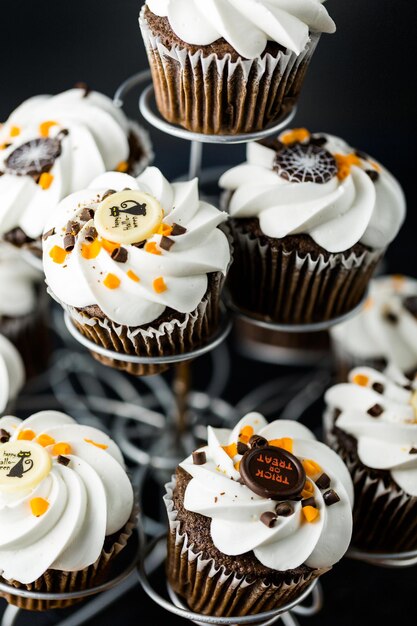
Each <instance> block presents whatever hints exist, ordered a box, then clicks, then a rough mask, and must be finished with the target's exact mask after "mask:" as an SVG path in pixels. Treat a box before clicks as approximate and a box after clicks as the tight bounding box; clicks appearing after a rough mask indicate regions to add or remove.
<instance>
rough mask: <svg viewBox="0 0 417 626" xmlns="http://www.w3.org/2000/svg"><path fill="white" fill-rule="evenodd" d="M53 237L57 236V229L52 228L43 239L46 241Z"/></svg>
mask: <svg viewBox="0 0 417 626" xmlns="http://www.w3.org/2000/svg"><path fill="white" fill-rule="evenodd" d="M53 235H55V228H51V229H50V230H47V231H46V233H45V234H44V235H43V237H42V239H43V240H44V241H46V240H47V239H48V238H49V237H52V236H53Z"/></svg>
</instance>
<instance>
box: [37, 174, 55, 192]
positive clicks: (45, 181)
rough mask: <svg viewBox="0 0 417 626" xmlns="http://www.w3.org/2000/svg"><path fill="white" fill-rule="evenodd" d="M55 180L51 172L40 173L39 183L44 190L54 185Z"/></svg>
mask: <svg viewBox="0 0 417 626" xmlns="http://www.w3.org/2000/svg"><path fill="white" fill-rule="evenodd" d="M53 180H54V177H53V176H52V174H50V173H49V172H43V174H41V175H40V178H39V182H38V185H39V187H41V188H42V189H43V190H44V191H46V190H47V189H49V187H50V186H51V185H52V183H53Z"/></svg>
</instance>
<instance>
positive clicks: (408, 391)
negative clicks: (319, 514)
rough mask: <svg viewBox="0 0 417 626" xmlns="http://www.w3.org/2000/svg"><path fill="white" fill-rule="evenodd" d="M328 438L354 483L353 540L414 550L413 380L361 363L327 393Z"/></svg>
mask: <svg viewBox="0 0 417 626" xmlns="http://www.w3.org/2000/svg"><path fill="white" fill-rule="evenodd" d="M325 399H326V403H327V407H328V408H327V413H326V416H325V426H326V431H327V438H328V442H329V444H330V445H331V446H332V447H333V448H334V450H336V452H338V454H339V455H340V457H341V458H342V460H343V461H344V462H345V463H346V465H347V467H348V469H349V471H350V473H351V476H352V480H353V485H354V488H355V506H354V510H353V520H354V522H353V538H352V544H353V545H354V546H355V547H356V548H359V549H362V550H365V551H367V552H379V553H398V552H400V553H401V552H408V551H412V550H417V382H416V380H414V381H411V382H410V380H408V379H407V378H406V377H405V376H404V375H403V374H401V373H400V372H399V371H398V370H396V369H395V368H393V367H391V368H390V369H389V370H387V371H386V372H385V373H381V372H378V371H377V370H374V369H372V368H368V367H359V368H356V369H354V370H353V371H352V372H351V373H350V374H349V379H348V382H347V383H344V384H339V385H336V386H334V387H332V388H331V389H329V391H328V392H327V393H326V396H325Z"/></svg>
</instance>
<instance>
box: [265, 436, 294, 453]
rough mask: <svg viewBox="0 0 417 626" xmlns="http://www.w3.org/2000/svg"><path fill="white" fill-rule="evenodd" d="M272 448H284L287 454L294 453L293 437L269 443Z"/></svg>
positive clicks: (273, 440)
mask: <svg viewBox="0 0 417 626" xmlns="http://www.w3.org/2000/svg"><path fill="white" fill-rule="evenodd" d="M268 443H269V445H270V446H275V447H277V448H282V449H283V450H286V451H287V452H292V450H293V440H292V439H291V437H282V438H281V439H271V441H268Z"/></svg>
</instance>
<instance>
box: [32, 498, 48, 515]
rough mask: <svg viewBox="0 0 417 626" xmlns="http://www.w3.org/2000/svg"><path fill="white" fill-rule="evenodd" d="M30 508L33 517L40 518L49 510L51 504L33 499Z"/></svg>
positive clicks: (41, 499) (43, 500) (42, 499)
mask: <svg viewBox="0 0 417 626" xmlns="http://www.w3.org/2000/svg"><path fill="white" fill-rule="evenodd" d="M30 508H31V511H32V515H34V516H35V517H40V516H41V515H44V514H45V513H46V511H47V510H48V509H49V502H48V501H47V500H45V499H44V498H32V500H31V501H30Z"/></svg>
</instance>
